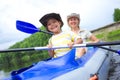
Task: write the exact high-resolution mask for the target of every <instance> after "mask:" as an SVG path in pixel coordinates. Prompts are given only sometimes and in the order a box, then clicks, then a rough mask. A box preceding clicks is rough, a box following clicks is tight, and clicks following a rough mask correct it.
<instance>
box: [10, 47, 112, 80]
mask: <svg viewBox="0 0 120 80" xmlns="http://www.w3.org/2000/svg"><path fill="white" fill-rule="evenodd" d="M75 50H76V49H75V48H73V49H72V50H71V51H70V52H69V53H68V54H66V55H64V56H61V57H59V58H54V59H50V60H46V61H40V62H38V63H36V64H34V65H31V66H29V67H26V68H22V69H19V70H17V71H13V72H12V73H11V76H10V78H9V80H88V79H89V78H90V76H91V75H94V74H97V75H98V77H99V80H107V77H108V70H109V64H110V59H111V54H110V53H109V52H108V51H106V50H103V49H99V48H96V47H90V48H88V51H87V52H86V53H85V55H83V56H82V57H81V58H79V59H75Z"/></svg>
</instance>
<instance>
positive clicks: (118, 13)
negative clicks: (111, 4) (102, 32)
mask: <svg viewBox="0 0 120 80" xmlns="http://www.w3.org/2000/svg"><path fill="white" fill-rule="evenodd" d="M113 15H114V21H115V22H117V21H120V9H119V8H116V9H115V10H114V14H113Z"/></svg>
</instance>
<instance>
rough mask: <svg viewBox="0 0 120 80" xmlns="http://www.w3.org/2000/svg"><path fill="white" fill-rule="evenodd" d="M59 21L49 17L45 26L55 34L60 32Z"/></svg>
mask: <svg viewBox="0 0 120 80" xmlns="http://www.w3.org/2000/svg"><path fill="white" fill-rule="evenodd" d="M60 26H61V22H60V21H58V20H56V19H49V20H48V22H47V28H48V30H49V31H51V32H53V33H55V34H57V33H59V32H61V27H60Z"/></svg>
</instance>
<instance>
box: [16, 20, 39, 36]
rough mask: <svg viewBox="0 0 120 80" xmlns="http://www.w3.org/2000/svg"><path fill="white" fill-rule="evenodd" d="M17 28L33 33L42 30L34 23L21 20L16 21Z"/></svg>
mask: <svg viewBox="0 0 120 80" xmlns="http://www.w3.org/2000/svg"><path fill="white" fill-rule="evenodd" d="M16 28H17V29H18V30H20V31H22V32H25V33H29V34H33V33H36V32H39V31H40V30H39V29H38V28H36V27H35V26H34V25H33V24H31V23H28V22H24V21H19V20H17V21H16Z"/></svg>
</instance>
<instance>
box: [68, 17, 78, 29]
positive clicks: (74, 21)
mask: <svg viewBox="0 0 120 80" xmlns="http://www.w3.org/2000/svg"><path fill="white" fill-rule="evenodd" d="M68 25H69V26H70V27H71V28H74V27H79V19H78V18H76V17H71V18H70V19H69V20H68Z"/></svg>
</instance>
